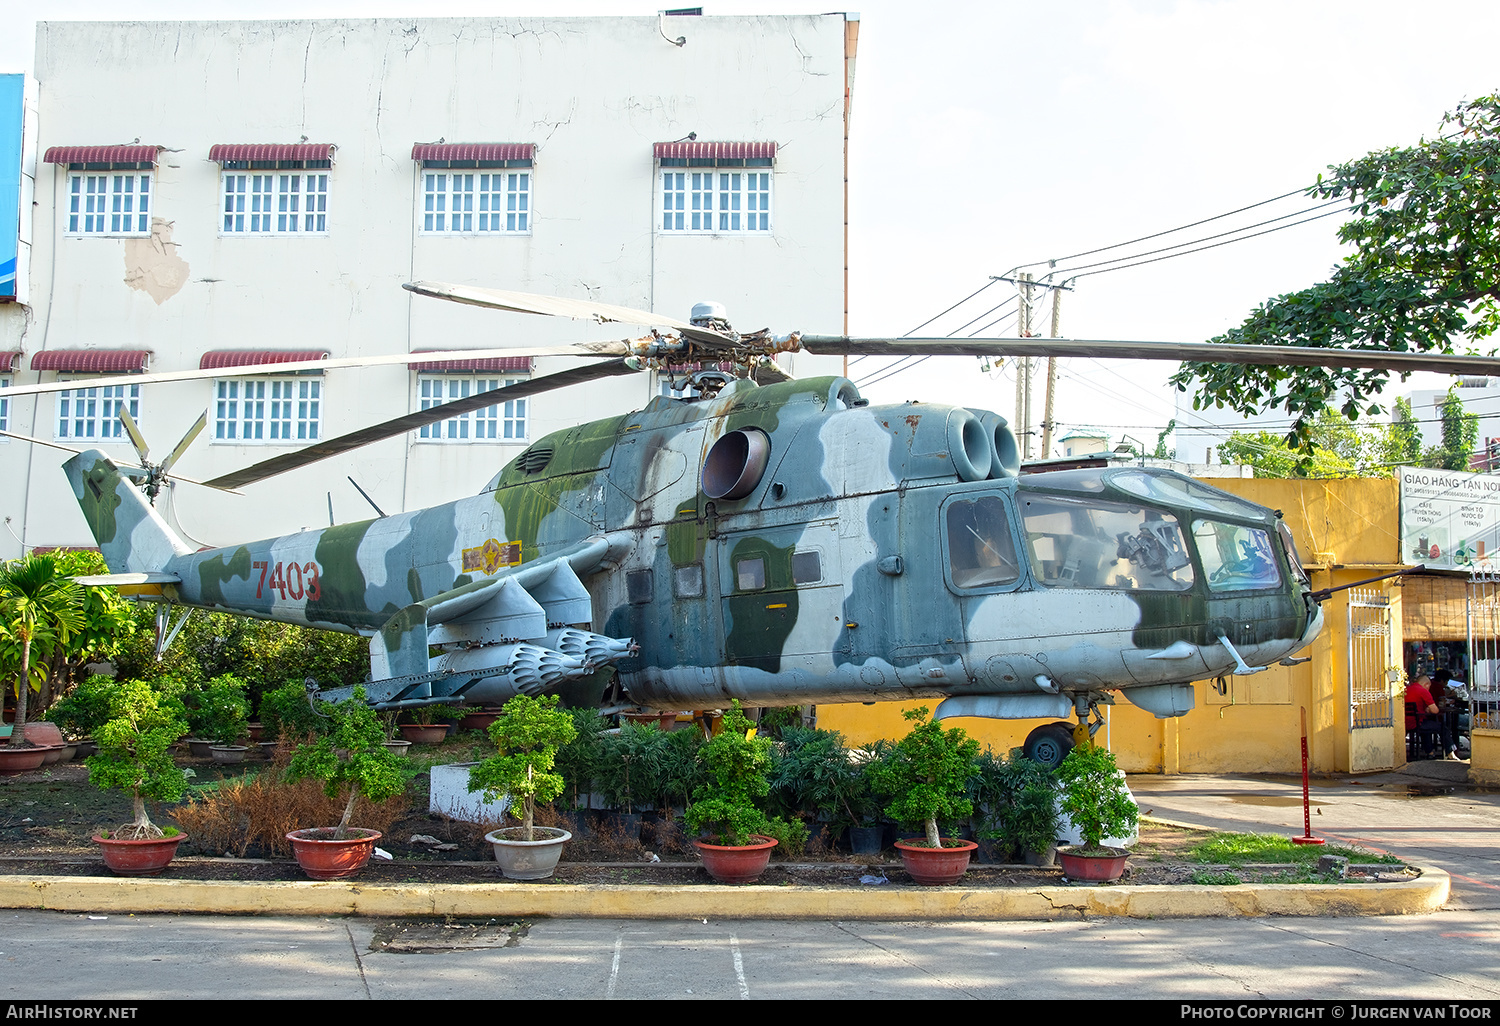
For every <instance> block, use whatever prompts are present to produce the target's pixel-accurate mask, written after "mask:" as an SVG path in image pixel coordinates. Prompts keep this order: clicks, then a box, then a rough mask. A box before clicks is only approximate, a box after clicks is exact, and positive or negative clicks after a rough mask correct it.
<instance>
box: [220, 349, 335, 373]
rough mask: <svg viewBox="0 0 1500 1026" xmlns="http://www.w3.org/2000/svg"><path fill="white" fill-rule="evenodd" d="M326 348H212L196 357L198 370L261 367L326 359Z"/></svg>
mask: <svg viewBox="0 0 1500 1026" xmlns="http://www.w3.org/2000/svg"><path fill="white" fill-rule="evenodd" d="M326 359H328V350H326V349H214V350H211V351H209V352H207V353H204V354H203V355H202V356H201V357H199V359H198V369H199V370H218V369H219V368H220V367H261V366H265V365H267V364H276V363H300V362H302V361H305V360H326Z"/></svg>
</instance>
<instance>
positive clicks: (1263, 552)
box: [1193, 520, 1281, 591]
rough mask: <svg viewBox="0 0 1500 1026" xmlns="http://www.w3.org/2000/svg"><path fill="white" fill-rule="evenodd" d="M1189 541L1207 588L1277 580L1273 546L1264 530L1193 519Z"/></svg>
mask: <svg viewBox="0 0 1500 1026" xmlns="http://www.w3.org/2000/svg"><path fill="white" fill-rule="evenodd" d="M1193 542H1194V543H1195V544H1196V545H1197V546H1198V558H1199V559H1201V560H1203V572H1204V573H1205V574H1207V575H1208V588H1209V590H1210V591H1251V590H1254V589H1257V588H1274V587H1276V586H1277V585H1278V584H1280V583H1281V571H1280V570H1278V569H1277V568H1276V550H1275V549H1273V548H1272V547H1271V536H1270V535H1269V534H1267V533H1266V532H1265V531H1260V530H1256V529H1255V528H1253V527H1242V526H1240V525H1239V524H1223V523H1218V522H1216V521H1213V520H1194V521H1193Z"/></svg>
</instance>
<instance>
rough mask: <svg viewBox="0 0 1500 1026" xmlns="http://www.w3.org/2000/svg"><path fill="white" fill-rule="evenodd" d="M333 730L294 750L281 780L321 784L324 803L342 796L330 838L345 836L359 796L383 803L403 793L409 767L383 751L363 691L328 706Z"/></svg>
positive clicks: (375, 719) (375, 720)
mask: <svg viewBox="0 0 1500 1026" xmlns="http://www.w3.org/2000/svg"><path fill="white" fill-rule="evenodd" d="M328 714H329V716H330V718H331V719H332V720H333V728H332V729H331V730H330V731H329V732H328V733H327V734H325V735H323V736H322V737H320V738H317V739H316V740H314V741H312V742H309V743H307V744H304V745H302V746H300V747H299V748H298V749H297V751H296V754H294V755H293V756H292V760H291V762H289V763H287V767H286V777H287V779H288V780H290V781H292V782H293V783H296V782H297V781H299V780H305V779H308V778H312V779H314V780H321V781H323V793H324V794H326V795H327V796H328V797H330V798H337V797H339V796H340V795H341V794H342V795H345V796H347V798H348V800H347V801H346V802H345V803H344V814H343V817H342V818H341V819H340V820H339V825H338V827H337V828H335V830H334V834H333V839H334V840H336V841H342V840H343V839H344V838H345V837H347V836H348V831H349V821H350V820H351V819H353V818H354V804H355V802H357V801H358V800H359V798H360V796H361V795H363V796H364V797H365V798H367V799H369V800H370V801H372V802H383V801H385V800H386V799H387V798H394V797H395V796H396V795H398V794H400V793H401V792H403V791H405V790H406V779H407V773H406V771H407V768H408V767H409V765H410V764H409V763H406V762H405V761H404V760H402V759H401V758H399V757H398V756H396V755H394V754H392V753H391V751H390V749H388V748H386V747H385V731H384V730H382V729H381V727H380V720H379V718H378V714H377V713H376V712H375V710H374V709H372V708H370V706H369V705H367V704H366V703H365V689H364V688H360V687H356V688H355V689H354V693H353V694H352V695H350V696H349V698H347V699H345V700H344V701H342V702H340V703H338V704H337V705H331V706H329V707H328Z"/></svg>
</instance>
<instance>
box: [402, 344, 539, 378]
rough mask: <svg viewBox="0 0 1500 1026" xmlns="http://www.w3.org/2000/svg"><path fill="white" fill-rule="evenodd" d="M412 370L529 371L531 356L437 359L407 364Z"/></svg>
mask: <svg viewBox="0 0 1500 1026" xmlns="http://www.w3.org/2000/svg"><path fill="white" fill-rule="evenodd" d="M432 351H433V350H431V349H419V350H417V351H416V352H414V353H412V355H413V356H419V355H421V354H422V353H424V352H427V353H430V352H432ZM407 366H408V367H410V368H411V369H412V370H414V371H421V372H423V373H424V374H444V373H455V372H456V373H460V374H467V373H470V372H479V371H499V372H510V373H518V372H519V373H521V374H530V373H531V357H529V356H492V357H490V358H489V359H487V360H439V361H437V362H436V363H410V364H407Z"/></svg>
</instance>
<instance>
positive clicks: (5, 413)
mask: <svg viewBox="0 0 1500 1026" xmlns="http://www.w3.org/2000/svg"><path fill="white" fill-rule="evenodd" d="M9 387H10V378H0V431H9V430H10V399H9V398H7V397H6V395H5V389H7V388H9ZM6 441H9V439H6Z"/></svg>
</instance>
